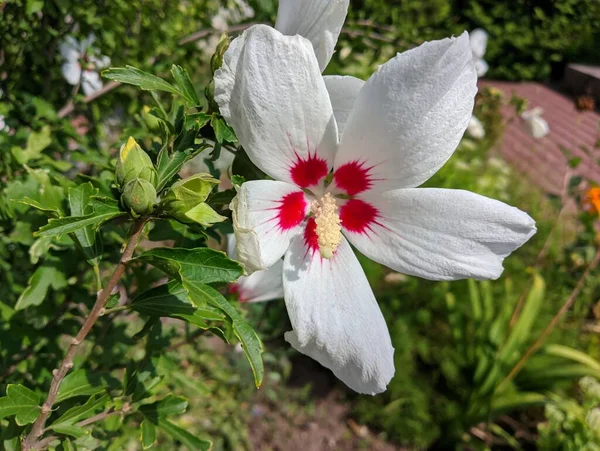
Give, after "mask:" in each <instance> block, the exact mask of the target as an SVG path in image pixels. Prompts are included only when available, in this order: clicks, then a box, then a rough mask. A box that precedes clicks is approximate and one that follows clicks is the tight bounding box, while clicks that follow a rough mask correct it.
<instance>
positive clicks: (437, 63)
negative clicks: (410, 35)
mask: <svg viewBox="0 0 600 451" xmlns="http://www.w3.org/2000/svg"><path fill="white" fill-rule="evenodd" d="M331 3H333V2H331ZM291 4H292V3H289V5H291ZM313 45H314V43H313ZM317 55H318V52H317ZM321 65H322V63H321V64H319V60H318V59H316V58H315V51H314V50H313V48H312V46H311V43H310V42H309V41H307V40H306V39H304V38H303V37H301V36H284V35H282V34H281V33H279V32H278V31H276V30H274V29H273V28H271V27H268V26H264V25H257V26H254V27H251V28H250V29H249V30H247V31H246V32H245V33H244V34H242V36H240V37H238V38H237V39H235V40H234V41H233V42H232V43H231V46H230V47H229V49H228V51H227V52H226V53H225V58H224V63H223V66H222V67H221V69H219V70H218V71H217V72H216V73H215V100H216V101H217V103H218V104H219V106H220V109H221V113H222V114H223V116H224V117H225V118H226V120H227V121H228V123H229V124H230V125H231V126H232V127H233V129H234V130H235V132H236V134H237V137H238V139H239V141H240V143H241V144H242V145H243V146H244V148H245V150H246V151H247V153H248V156H249V157H250V159H251V160H252V161H253V162H254V164H256V165H257V166H258V167H259V168H260V169H262V170H263V171H264V172H265V173H266V174H268V175H269V176H270V177H272V178H273V179H274V180H258V181H249V182H246V183H244V184H243V185H242V186H241V188H240V190H239V193H238V195H237V196H236V198H235V199H234V201H233V202H232V205H231V208H232V210H233V222H234V230H235V235H236V238H237V243H238V245H237V253H238V258H239V259H240V260H241V261H242V262H243V263H244V264H245V266H246V269H247V270H248V271H249V272H252V271H256V270H263V269H267V268H269V267H271V266H272V265H274V264H275V263H277V262H278V261H279V260H280V259H281V257H284V260H283V287H284V295H285V296H284V297H285V302H286V307H287V311H288V314H289V316H290V320H291V323H292V327H293V330H292V331H291V332H288V333H286V340H287V341H289V342H290V343H291V344H292V346H293V347H295V348H296V349H297V350H299V351H300V352H302V353H304V354H306V355H309V356H311V357H313V358H314V359H316V360H317V361H319V362H320V363H321V364H322V365H324V366H326V367H328V368H330V369H331V370H332V371H333V372H334V374H335V375H336V376H337V377H338V378H340V379H341V380H342V381H343V382H344V383H346V384H347V385H348V386H349V387H350V388H352V389H354V390H356V391H358V392H360V393H370V394H375V393H379V392H382V391H384V390H385V388H386V386H387V384H388V383H389V381H390V379H391V378H392V376H393V375H394V360H393V355H394V349H393V347H392V343H391V340H390V336H389V332H388V330H387V326H386V323H385V320H384V318H383V315H382V314H381V311H380V310H379V307H378V305H377V302H376V300H375V296H374V295H373V292H372V290H371V287H370V286H369V283H368V281H367V279H366V276H365V274H364V272H363V270H362V268H361V266H360V264H359V262H358V260H357V258H356V256H355V255H354V253H353V251H352V249H351V247H350V244H349V242H350V243H352V244H353V245H354V246H355V247H356V248H357V249H358V250H359V251H360V252H361V253H363V254H365V255H366V256H368V257H370V258H372V259H373V260H375V261H377V262H379V263H382V264H384V265H386V266H388V267H389V268H391V269H392V270H394V271H398V272H401V273H403V274H410V275H415V276H420V277H424V278H427V279H433V280H455V279H462V278H468V277H472V278H476V279H488V278H497V277H498V276H499V275H500V274H501V273H502V270H503V268H502V261H503V259H504V258H505V257H506V256H508V255H509V254H510V253H511V252H512V251H513V250H515V249H516V248H518V247H519V246H521V245H522V244H523V243H524V242H525V241H527V240H528V239H529V237H531V236H532V235H533V234H534V233H535V225H534V221H533V220H532V219H531V218H530V217H529V216H528V215H527V214H525V213H523V212H521V211H520V210H518V209H516V208H513V207H510V206H508V205H506V204H503V203H501V202H498V201H496V200H492V199H489V198H486V197H482V196H479V195H477V194H474V193H470V192H467V191H461V190H446V189H434V188H422V189H415V187H417V186H419V185H421V184H422V183H424V182H425V181H426V180H428V179H429V178H430V177H431V176H432V175H433V174H434V173H435V172H436V171H437V170H438V169H439V168H440V167H441V166H442V165H443V164H444V163H445V162H446V161H447V160H448V158H450V156H451V155H452V153H453V152H454V150H455V149H456V146H457V145H458V143H459V141H460V139H461V137H462V135H463V133H464V132H465V129H466V128H467V124H468V122H469V119H470V117H471V113H472V111H473V98H474V96H475V93H476V91H477V86H476V81H477V77H476V74H475V70H474V68H473V64H472V55H471V49H470V47H469V39H468V35H467V34H466V33H464V34H463V35H462V36H460V37H459V38H456V39H444V40H441V41H435V42H430V43H425V44H423V45H421V46H420V47H417V48H415V49H413V50H409V51H407V52H405V53H402V54H399V55H397V56H396V57H395V58H393V59H392V60H390V61H389V62H387V63H386V64H384V65H382V66H381V67H380V68H379V69H378V71H377V72H376V73H375V74H374V75H373V76H372V77H371V78H370V79H369V80H368V81H367V82H366V83H365V82H362V81H360V80H357V79H355V78H353V77H322V76H321V71H320V66H321ZM349 85H351V86H352V88H351V89H348V86H349ZM357 87H358V89H356V88H357ZM349 105H350V110H348V106H349ZM334 114H335V117H334ZM338 117H340V118H342V120H341V121H340V122H343V123H345V127H344V129H343V134H342V133H340V135H341V137H340V138H338V136H339V135H338V132H339V131H338V126H337V124H336V123H337V122H338ZM340 140H341V141H340Z"/></svg>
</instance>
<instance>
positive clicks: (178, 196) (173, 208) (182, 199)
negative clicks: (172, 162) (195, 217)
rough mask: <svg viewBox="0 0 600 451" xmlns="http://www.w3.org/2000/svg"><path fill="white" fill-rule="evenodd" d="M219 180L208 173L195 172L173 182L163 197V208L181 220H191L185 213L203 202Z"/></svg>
mask: <svg viewBox="0 0 600 451" xmlns="http://www.w3.org/2000/svg"><path fill="white" fill-rule="evenodd" d="M218 183H219V181H218V180H217V179H215V178H213V177H212V176H211V175H210V174H196V175H193V176H191V177H188V178H186V179H183V180H179V181H178V182H176V183H174V184H173V186H171V188H170V189H169V191H168V192H167V194H166V195H165V196H164V197H163V199H162V201H161V205H162V207H163V209H164V210H165V211H166V212H167V213H168V214H169V215H171V216H172V217H174V218H175V219H177V220H179V221H181V222H188V223H189V222H193V221H192V220H190V218H188V217H187V216H186V213H187V212H188V211H189V210H191V209H193V208H194V207H196V206H197V205H199V204H201V203H203V202H204V201H205V200H206V198H207V197H208V195H209V194H210V192H211V191H212V189H213V187H214V186H215V185H217V184H218Z"/></svg>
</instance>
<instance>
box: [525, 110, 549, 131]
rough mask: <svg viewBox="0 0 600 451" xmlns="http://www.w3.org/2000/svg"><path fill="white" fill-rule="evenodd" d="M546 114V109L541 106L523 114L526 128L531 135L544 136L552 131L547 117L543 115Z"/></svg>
mask: <svg viewBox="0 0 600 451" xmlns="http://www.w3.org/2000/svg"><path fill="white" fill-rule="evenodd" d="M542 114H544V110H542V109H541V108H540V107H536V108H533V109H531V110H527V111H525V112H524V113H523V114H521V118H523V121H524V125H525V130H526V131H527V133H529V135H531V136H533V137H534V138H536V139H540V138H543V137H544V136H546V135H547V134H548V133H550V126H549V125H548V122H546V119H544V118H543V117H542Z"/></svg>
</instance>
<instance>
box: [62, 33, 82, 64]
mask: <svg viewBox="0 0 600 451" xmlns="http://www.w3.org/2000/svg"><path fill="white" fill-rule="evenodd" d="M58 51H59V52H60V56H62V57H63V59H65V60H67V62H75V61H77V59H78V58H79V57H80V56H81V52H80V44H79V42H78V41H77V40H76V39H75V38H74V37H73V36H67V38H66V39H65V40H64V41H63V42H61V43H60V45H59V46H58Z"/></svg>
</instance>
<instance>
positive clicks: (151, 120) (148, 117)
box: [142, 105, 160, 131]
mask: <svg viewBox="0 0 600 451" xmlns="http://www.w3.org/2000/svg"><path fill="white" fill-rule="evenodd" d="M151 111H152V109H151V108H150V107H149V106H148V105H144V107H143V108H142V118H143V119H144V122H145V123H146V125H147V126H148V128H149V129H150V130H153V131H156V130H158V129H159V128H160V126H159V124H160V120H159V119H158V118H157V117H156V116H155V115H154V114H152V113H151Z"/></svg>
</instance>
